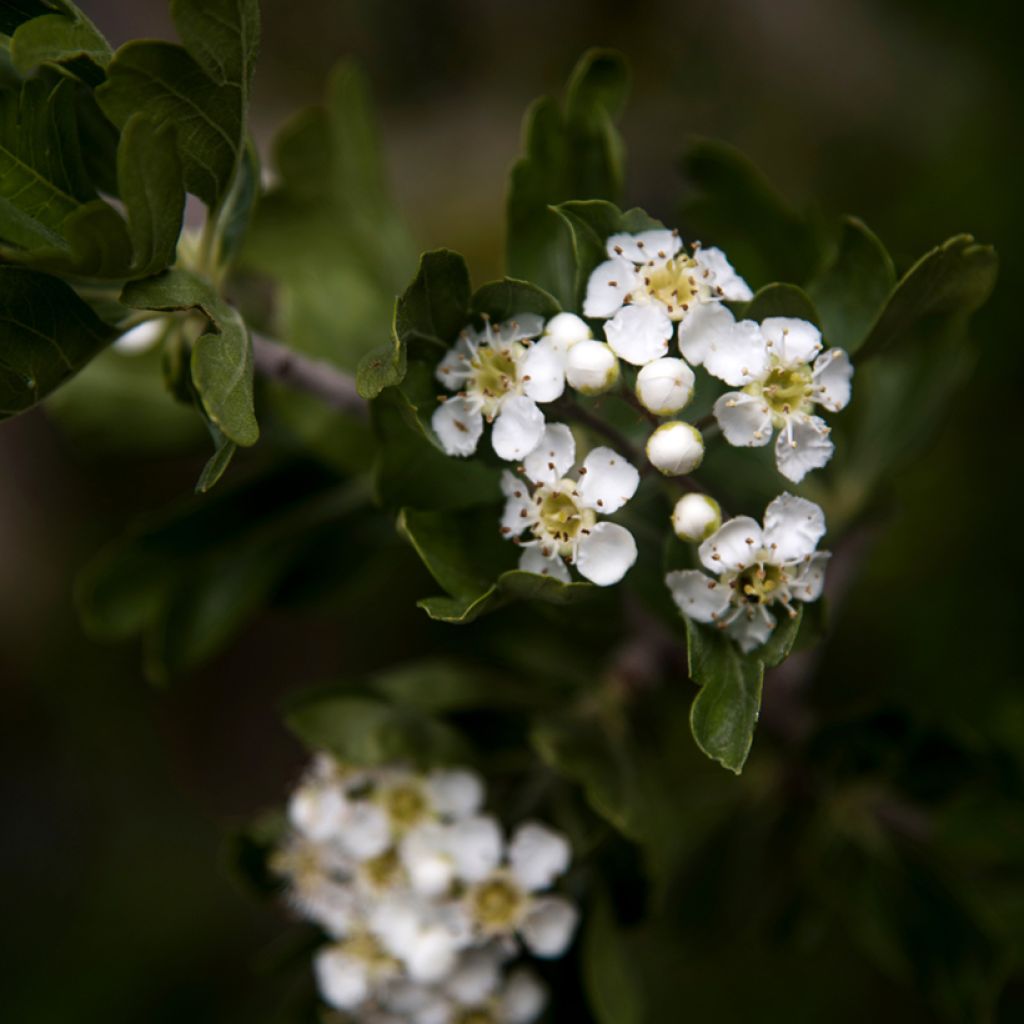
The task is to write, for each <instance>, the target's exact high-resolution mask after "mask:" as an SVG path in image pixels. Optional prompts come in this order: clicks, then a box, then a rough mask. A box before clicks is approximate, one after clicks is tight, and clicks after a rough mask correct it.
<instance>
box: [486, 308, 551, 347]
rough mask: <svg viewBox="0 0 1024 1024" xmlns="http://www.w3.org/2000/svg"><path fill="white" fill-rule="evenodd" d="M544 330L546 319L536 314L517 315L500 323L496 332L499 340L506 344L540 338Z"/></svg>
mask: <svg viewBox="0 0 1024 1024" xmlns="http://www.w3.org/2000/svg"><path fill="white" fill-rule="evenodd" d="M543 330H544V317H542V316H538V315H537V314H536V313H517V314H516V315H515V316H512V317H509V318H508V320H505V321H504V322H503V323H500V324H499V325H498V327H497V329H496V330H495V334H496V335H497V336H498V340H499V341H500V342H502V343H504V344H506V345H507V344H508V343H509V342H512V341H522V340H523V339H524V338H537V337H540V332H541V331H543Z"/></svg>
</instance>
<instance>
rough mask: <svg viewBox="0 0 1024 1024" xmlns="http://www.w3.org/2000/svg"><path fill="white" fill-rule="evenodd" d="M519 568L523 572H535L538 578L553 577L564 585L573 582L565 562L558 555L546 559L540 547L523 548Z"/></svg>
mask: <svg viewBox="0 0 1024 1024" xmlns="http://www.w3.org/2000/svg"><path fill="white" fill-rule="evenodd" d="M519 568H520V569H522V571H523V572H535V573H536V574H537V575H538V576H551V577H553V578H554V579H556V580H561V581H562V582H563V583H570V582H572V577H571V576H570V575H569V569H568V567H567V566H566V564H565V562H563V561H562V559H561V558H560V557H559V556H558V555H552V556H551V557H550V558H547V557H545V556H544V553H543V552H542V551H541V549H540V548H539V547H529V548H523V552H522V554H521V555H520V556H519Z"/></svg>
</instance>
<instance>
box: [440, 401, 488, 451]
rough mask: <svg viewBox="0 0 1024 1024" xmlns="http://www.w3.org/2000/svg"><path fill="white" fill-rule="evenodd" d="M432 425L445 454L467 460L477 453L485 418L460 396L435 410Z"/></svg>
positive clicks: (443, 403)
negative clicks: (468, 456)
mask: <svg viewBox="0 0 1024 1024" xmlns="http://www.w3.org/2000/svg"><path fill="white" fill-rule="evenodd" d="M430 425H431V427H433V428H434V433H435V434H436V435H437V439H438V441H440V442H441V447H442V448H443V449H444V450H445V453H446V454H447V455H455V456H458V457H459V458H465V457H466V456H467V455H472V454H473V452H475V451H476V446H477V444H478V442H479V441H480V435H481V434H482V433H483V432H484V418H483V416H481V415H480V413H479V411H477V410H474V409H471V408H470V406H469V403H468V402H467V401H466V400H465V399H464V398H459V397H458V396H456V397H455V398H449V399H448V401H447V402H442V403H441V404H440V405H439V406H438V407H437V408H436V409H435V410H434V415H433V416H431V418H430Z"/></svg>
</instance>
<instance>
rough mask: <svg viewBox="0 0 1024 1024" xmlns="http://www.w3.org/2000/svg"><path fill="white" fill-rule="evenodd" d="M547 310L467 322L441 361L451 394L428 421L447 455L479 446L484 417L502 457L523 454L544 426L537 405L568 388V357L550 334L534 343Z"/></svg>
mask: <svg viewBox="0 0 1024 1024" xmlns="http://www.w3.org/2000/svg"><path fill="white" fill-rule="evenodd" d="M543 328H544V320H543V318H542V317H540V316H537V315H536V314H534V313H521V314H520V315H518V316H516V317H514V318H513V319H510V320H506V321H505V322H504V323H501V324H498V325H497V326H494V325H493V324H491V322H490V321H489V320H484V325H483V327H482V328H481V329H479V330H478V329H476V328H475V327H472V326H469V327H466V328H465V330H463V332H462V333H461V334H460V335H459V339H458V341H457V342H456V343H455V345H454V346H453V347H452V348H451V349H450V350H449V351H448V354H447V355H446V356H445V357H444V359H442V360H441V362H440V363H439V364H438V367H437V371H436V376H437V379H438V380H439V381H440V382H441V383H442V384H443V385H444V386H445V387H446V388H447V389H448V390H449V391H453V392H455V394H454V396H453V397H451V398H447V399H446V400H444V401H442V403H441V404H440V405H439V406H438V407H437V409H436V410H435V411H434V415H433V417H432V418H431V426H432V427H433V429H434V433H435V434H436V435H437V438H438V440H439V441H440V442H441V447H442V448H444V450H445V452H447V454H449V455H455V456H459V457H465V456H468V455H472V454H473V452H475V451H476V448H477V444H478V443H479V441H480V437H481V435H482V434H483V429H484V422H485V421H486V422H487V423H491V424H493V427H492V430H491V445H492V446H493V448H494V451H495V452H496V453H497V455H498V456H499V458H502V459H506V460H510V461H511V460H515V459H521V458H523V456H525V455H527V454H528V453H529V452H530V451H532V450H533V449H534V448H535V447H536V445H537V442H538V441H539V440H540V437H541V434H543V433H544V413H543V412H541V410H540V407H539V404H540V403H544V402H553V401H554V400H555V399H556V398H558V397H559V396H560V395H561V394H562V392H563V391H564V390H565V358H564V355H563V354H562V353H561V352H560V351H559V350H558V349H557V348H556V342H555V340H554V339H552V338H547V339H542V340H541V341H538V342H534V340H533V339H535V338H537V337H539V336H540V334H541V331H542V330H543Z"/></svg>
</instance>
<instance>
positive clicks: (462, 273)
mask: <svg viewBox="0 0 1024 1024" xmlns="http://www.w3.org/2000/svg"><path fill="white" fill-rule="evenodd" d="M469 301H470V284H469V270H468V269H467V268H466V261H465V260H464V259H463V258H462V257H461V256H460V255H459V254H458V253H456V252H452V251H451V250H449V249H437V250H435V251H433V252H427V253H424V254H423V256H422V257H421V258H420V266H419V270H418V271H417V272H416V276H415V277H414V278H413V280H412V283H411V284H410V285H409V287H408V288H406V290H405V291H404V292H403V293H402V295H401V296H400V297H399V299H398V301H397V302H396V303H395V318H394V325H393V329H392V333H393V341H392V343H391V344H390V345H383V346H380V347H379V348H377V349H375V350H374V351H372V352H370V353H369V354H368V355H367V356H365V357H364V358H363V360H362V362H361V363H360V364H359V369H358V372H357V374H356V386H357V387H358V389H359V393H360V394H361V395H362V396H363V397H364V398H376V397H377V396H378V395H379V394H380V393H381V391H383V390H384V388H386V387H394V386H395V385H397V384H400V383H401V382H402V380H403V379H404V378H405V374H406V362H407V358H408V349H409V346H410V345H413V346H415V348H416V349H417V350H419V349H420V348H421V347H422V346H428V347H433V348H434V349H435V350H436V355H437V358H438V359H440V358H441V356H442V355H443V354H444V351H445V350H446V349H447V348H448V347H449V346H450V345H451V344H452V342H453V341H454V340H455V336H456V335H457V334H458V333H459V331H461V330H462V329H463V328H464V327H465V326H466V324H467V322H468V320H469Z"/></svg>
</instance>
